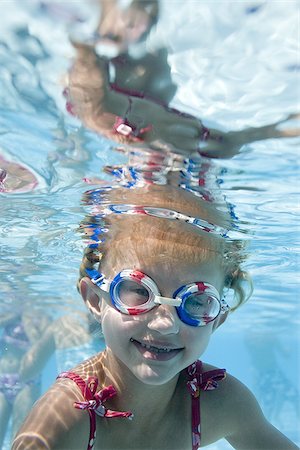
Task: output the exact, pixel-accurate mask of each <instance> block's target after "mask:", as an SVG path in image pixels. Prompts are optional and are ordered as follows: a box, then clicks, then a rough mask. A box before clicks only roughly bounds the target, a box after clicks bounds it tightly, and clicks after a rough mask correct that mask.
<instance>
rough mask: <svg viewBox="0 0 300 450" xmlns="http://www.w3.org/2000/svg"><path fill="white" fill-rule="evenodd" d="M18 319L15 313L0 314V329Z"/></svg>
mask: <svg viewBox="0 0 300 450" xmlns="http://www.w3.org/2000/svg"><path fill="white" fill-rule="evenodd" d="M18 317H19V315H18V314H16V313H15V312H8V313H1V315H0V327H5V326H6V325H9V324H10V323H13V322H14V321H15V320H16V319H17V318H18Z"/></svg>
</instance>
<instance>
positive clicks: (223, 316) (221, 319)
mask: <svg viewBox="0 0 300 450" xmlns="http://www.w3.org/2000/svg"><path fill="white" fill-rule="evenodd" d="M228 313H229V311H226V312H225V314H220V315H219V316H218V317H217V318H216V320H215V321H214V323H213V329H212V330H213V332H214V331H215V330H216V329H217V328H219V326H220V325H222V323H224V322H225V320H226V319H227V316H228Z"/></svg>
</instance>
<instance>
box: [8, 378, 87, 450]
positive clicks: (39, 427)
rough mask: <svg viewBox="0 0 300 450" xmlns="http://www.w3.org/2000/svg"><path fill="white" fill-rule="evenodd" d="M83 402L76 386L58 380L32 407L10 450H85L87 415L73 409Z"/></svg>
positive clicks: (68, 381)
mask: <svg viewBox="0 0 300 450" xmlns="http://www.w3.org/2000/svg"><path fill="white" fill-rule="evenodd" d="M74 401H83V397H82V395H81V392H80V390H79V389H78V387H77V385H76V384H75V383H74V382H73V381H71V380H67V379H62V380H58V381H57V382H56V383H55V384H54V385H53V386H52V387H51V388H50V389H49V390H48V391H47V392H46V394H44V395H43V396H42V397H41V398H40V399H39V400H38V401H37V402H36V403H35V404H34V406H33V408H32V410H31V412H30V413H29V415H28V416H27V418H26V419H25V421H24V423H23V425H22V426H21V428H20V429H19V431H18V432H17V434H16V436H15V438H14V441H13V445H12V448H11V450H24V449H26V450H70V449H77V448H86V446H87V441H88V436H89V415H88V413H87V411H82V410H78V409H76V408H74V406H73V404H74Z"/></svg>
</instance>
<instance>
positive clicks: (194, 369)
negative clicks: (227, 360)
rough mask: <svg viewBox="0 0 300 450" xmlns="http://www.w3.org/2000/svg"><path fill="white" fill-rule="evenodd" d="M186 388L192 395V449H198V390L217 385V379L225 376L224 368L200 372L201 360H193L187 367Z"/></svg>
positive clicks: (199, 436)
mask: <svg viewBox="0 0 300 450" xmlns="http://www.w3.org/2000/svg"><path fill="white" fill-rule="evenodd" d="M187 372H188V375H189V378H190V379H189V381H188V382H187V386H188V389H189V391H190V394H191V396H192V449H193V450H198V448H199V447H200V442H201V416H200V390H202V391H211V390H213V389H216V388H217V387H218V381H221V380H223V379H224V378H225V376H226V370H225V369H215V370H209V371H208V372H204V373H203V372H202V362H201V361H195V362H194V363H193V364H191V365H190V366H189V367H188V368H187Z"/></svg>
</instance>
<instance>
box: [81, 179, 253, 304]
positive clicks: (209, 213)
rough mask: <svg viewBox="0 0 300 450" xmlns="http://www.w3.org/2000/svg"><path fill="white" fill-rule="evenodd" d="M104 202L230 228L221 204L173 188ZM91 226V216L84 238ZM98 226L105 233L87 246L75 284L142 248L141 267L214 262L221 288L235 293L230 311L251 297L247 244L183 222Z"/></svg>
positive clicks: (144, 219) (120, 220) (136, 219)
mask: <svg viewBox="0 0 300 450" xmlns="http://www.w3.org/2000/svg"><path fill="white" fill-rule="evenodd" d="M104 203H105V204H106V205H107V203H113V204H116V203H119V204H133V205H147V206H151V207H159V208H167V209H172V210H176V211H177V212H180V213H182V214H190V215H192V216H194V217H199V218H201V219H202V220H204V221H206V222H208V223H213V224H214V225H217V226H219V227H225V228H226V227H227V228H229V227H230V215H229V214H228V212H226V211H225V208H224V205H221V207H220V209H219V208H216V205H215V204H212V203H208V202H206V201H204V200H202V199H200V198H197V197H195V196H194V195H193V194H190V193H189V192H187V191H184V190H182V189H180V188H176V187H172V186H157V185H155V186H150V187H149V186H147V187H144V188H140V189H134V190H128V189H127V190H126V189H116V190H114V191H113V192H110V193H108V194H107V196H106V198H105V199H104ZM222 209H223V210H222ZM99 211H101V206H100V207H99V210H98V212H99ZM95 221H96V219H95V216H94V217H93V216H90V217H89V218H88V219H87V220H86V221H85V223H84V225H83V226H82V228H83V229H84V231H85V234H86V235H89V234H91V231H90V230H89V228H88V226H87V224H88V223H92V222H95ZM102 223H103V224H104V226H105V227H106V228H107V230H108V232H107V233H106V234H105V235H104V237H105V240H104V242H98V243H97V244H96V245H95V246H94V247H95V248H90V247H88V248H87V249H86V250H85V252H84V256H83V260H82V264H81V266H80V278H79V282H80V279H81V278H83V277H85V276H86V269H87V268H90V269H91V268H96V269H97V270H98V271H100V272H102V271H103V272H104V273H105V271H106V270H107V268H108V267H110V268H114V267H115V266H117V265H118V261H126V260H128V261H130V260H131V259H132V256H134V255H136V254H137V253H138V252H139V254H140V253H141V252H140V250H141V248H142V253H143V255H142V260H143V265H144V266H147V265H151V264H153V263H155V260H157V258H159V257H160V258H161V257H163V256H164V255H168V256H169V257H170V258H176V257H177V256H178V253H179V252H180V259H181V261H183V262H184V261H185V260H186V261H187V262H189V263H192V264H195V265H197V264H199V263H200V262H202V261H205V260H208V259H210V260H211V259H215V260H216V261H217V262H218V266H219V267H220V268H221V270H223V271H224V288H230V289H232V290H233V291H234V304H233V305H231V306H232V308H231V309H232V310H234V309H236V308H238V307H239V306H240V305H241V304H243V303H244V302H245V301H246V300H247V299H248V298H249V297H250V295H251V293H252V290H253V289H252V282H251V277H250V276H249V274H248V273H247V272H246V271H244V270H243V269H242V268H241V265H242V263H243V262H244V261H245V260H246V258H247V254H246V245H245V241H242V240H230V239H226V238H224V237H222V236H221V235H220V234H218V233H214V232H208V231H204V230H201V229H198V228H196V227H194V226H192V225H190V224H188V223H185V222H184V221H178V220H171V219H166V218H159V217H154V216H147V215H143V214H132V215H127V214H125V215H123V214H120V215H118V214H116V215H109V216H107V217H104V218H103V219H102ZM139 256H140V255H139ZM140 257H141V256H140ZM124 268H125V267H124ZM126 268H127V267H126Z"/></svg>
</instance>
